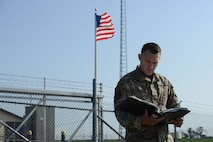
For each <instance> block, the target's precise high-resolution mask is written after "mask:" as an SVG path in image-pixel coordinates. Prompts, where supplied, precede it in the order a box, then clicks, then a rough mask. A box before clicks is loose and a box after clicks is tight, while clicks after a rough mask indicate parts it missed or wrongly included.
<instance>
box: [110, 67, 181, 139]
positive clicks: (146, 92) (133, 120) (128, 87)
mask: <svg viewBox="0 0 213 142" xmlns="http://www.w3.org/2000/svg"><path fill="white" fill-rule="evenodd" d="M132 95H134V96H137V97H138V98H140V99H143V100H147V101H149V102H152V103H154V104H156V105H158V106H159V107H160V108H161V109H167V108H173V107H179V103H178V98H177V96H176V94H175V92H174V90H173V86H172V84H171V83H170V82H169V81H168V80H167V79H166V78H165V77H164V76H162V75H160V74H157V73H154V74H153V78H152V79H150V78H148V77H146V76H145V75H144V73H143V72H142V71H141V70H140V68H139V67H137V68H136V70H134V71H132V72H130V73H128V74H127V75H125V76H124V77H122V78H121V79H120V81H119V82H118V84H117V86H116V88H115V96H114V106H116V105H117V104H118V102H120V100H123V99H126V98H127V97H128V96H132ZM115 116H116V118H117V120H118V121H119V123H120V124H121V125H122V126H123V127H125V128H126V141H127V142H128V141H129V140H130V141H131V142H146V141H147V142H151V141H153V142H171V141H170V140H168V139H169V138H168V134H169V132H168V124H161V123H160V124H157V125H155V126H142V125H141V117H142V116H140V115H134V114H131V113H129V112H125V111H123V110H120V109H116V107H115Z"/></svg>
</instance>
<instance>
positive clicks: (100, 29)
mask: <svg viewBox="0 0 213 142" xmlns="http://www.w3.org/2000/svg"><path fill="white" fill-rule="evenodd" d="M114 33H115V29H114V25H113V23H112V20H111V17H110V15H109V14H107V13H106V12H105V13H103V14H102V15H101V16H100V15H96V41H99V40H105V39H108V38H111V37H113V35H114Z"/></svg>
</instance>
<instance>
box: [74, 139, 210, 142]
mask: <svg viewBox="0 0 213 142" xmlns="http://www.w3.org/2000/svg"><path fill="white" fill-rule="evenodd" d="M72 142H92V141H91V140H74V141H72ZM104 142H118V140H104ZM176 142H213V138H193V139H178V140H176Z"/></svg>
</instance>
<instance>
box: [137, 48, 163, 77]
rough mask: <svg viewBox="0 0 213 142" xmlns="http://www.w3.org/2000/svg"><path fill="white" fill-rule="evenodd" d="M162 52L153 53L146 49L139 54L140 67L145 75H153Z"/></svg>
mask: <svg viewBox="0 0 213 142" xmlns="http://www.w3.org/2000/svg"><path fill="white" fill-rule="evenodd" d="M160 55H161V53H160V52H159V53H157V54H152V53H151V52H150V51H149V50H147V51H145V52H144V53H143V54H139V55H138V57H139V60H140V69H141V70H142V71H143V72H144V74H145V75H147V76H151V75H152V74H153V73H154V71H155V69H156V67H157V65H158V62H159V61H160Z"/></svg>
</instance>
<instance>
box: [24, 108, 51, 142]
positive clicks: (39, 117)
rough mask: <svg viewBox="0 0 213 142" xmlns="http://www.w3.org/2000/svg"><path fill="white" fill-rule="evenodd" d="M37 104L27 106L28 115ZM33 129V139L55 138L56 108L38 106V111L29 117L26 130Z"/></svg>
mask: <svg viewBox="0 0 213 142" xmlns="http://www.w3.org/2000/svg"><path fill="white" fill-rule="evenodd" d="M34 107H35V106H29V107H26V115H28V114H29V113H30V112H31V111H32V110H33V109H34ZM29 130H30V131H32V141H33V140H37V141H54V140H55V108H52V107H42V106H37V107H36V111H35V112H34V113H33V115H32V116H31V117H30V118H29V119H28V121H27V123H26V125H25V131H29Z"/></svg>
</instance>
